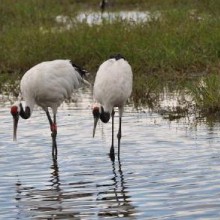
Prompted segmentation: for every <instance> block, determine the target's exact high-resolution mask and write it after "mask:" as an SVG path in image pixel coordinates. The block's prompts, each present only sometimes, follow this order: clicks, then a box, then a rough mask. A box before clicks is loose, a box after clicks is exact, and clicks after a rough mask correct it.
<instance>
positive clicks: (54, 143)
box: [51, 114, 57, 156]
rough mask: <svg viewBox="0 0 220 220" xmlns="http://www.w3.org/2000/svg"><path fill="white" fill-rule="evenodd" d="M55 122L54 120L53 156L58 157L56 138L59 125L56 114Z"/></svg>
mask: <svg viewBox="0 0 220 220" xmlns="http://www.w3.org/2000/svg"><path fill="white" fill-rule="evenodd" d="M53 117H54V120H53V128H52V129H53V131H52V134H51V135H52V139H53V156H54V155H55V156H57V142H56V137H57V123H56V114H54V116H53Z"/></svg>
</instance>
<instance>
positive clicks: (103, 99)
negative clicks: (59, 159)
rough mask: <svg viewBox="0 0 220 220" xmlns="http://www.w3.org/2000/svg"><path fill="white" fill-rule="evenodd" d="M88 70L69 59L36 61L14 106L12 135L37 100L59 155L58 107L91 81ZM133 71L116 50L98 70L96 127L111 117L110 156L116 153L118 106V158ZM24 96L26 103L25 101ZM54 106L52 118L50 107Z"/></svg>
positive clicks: (14, 136) (53, 146)
mask: <svg viewBox="0 0 220 220" xmlns="http://www.w3.org/2000/svg"><path fill="white" fill-rule="evenodd" d="M86 73H87V71H86V70H84V69H82V68H81V67H79V66H77V65H75V64H74V63H72V62H71V61H70V60H53V61H47V62H42V63H39V64H37V65H36V66H34V67H32V68H31V69H30V70H28V71H27V72H26V73H25V74H24V76H23V77H22V79H21V82H20V90H21V100H19V101H17V102H15V103H14V104H13V105H12V106H11V114H12V116H13V122H14V128H13V139H14V140H16V136H17V125H18V120H19V117H22V118H23V119H28V118H30V116H31V114H32V111H33V109H34V106H35V104H36V105H38V106H40V107H42V109H43V110H44V111H45V112H46V115H47V118H48V121H49V124H50V129H51V136H52V142H53V143H52V154H53V155H55V156H56V155H57V144H56V136H57V123H56V114H57V109H58V107H59V106H60V105H61V103H62V102H63V101H64V100H65V99H68V98H70V97H71V94H72V93H73V91H74V90H75V89H78V88H79V87H80V86H81V85H82V84H90V83H89V82H87V81H86V80H85V76H86ZM132 82H133V74H132V69H131V66H130V65H129V63H128V62H127V61H126V60H125V58H124V57H123V56H122V55H120V54H117V55H115V56H111V57H110V58H109V59H108V60H106V61H105V62H104V63H102V64H101V65H100V67H99V69H98V72H97V74H96V78H95V82H94V87H93V96H94V99H95V100H96V102H97V103H98V104H95V105H94V107H93V116H94V128H93V137H94V136H95V129H96V125H97V122H98V120H99V119H100V120H101V121H102V122H103V123H107V122H108V121H109V119H110V117H112V144H111V149H110V158H111V159H112V160H114V159H115V153H114V114H115V111H114V107H118V109H119V129H118V135H117V137H118V158H119V159H120V139H121V121H122V114H123V109H124V105H125V103H126V101H127V99H128V98H129V97H130V95H131V92H132ZM22 100H24V101H25V104H24V105H23V104H22V102H21V101H22ZM49 107H50V108H51V109H52V112H53V118H51V116H50V113H49V111H48V108H49Z"/></svg>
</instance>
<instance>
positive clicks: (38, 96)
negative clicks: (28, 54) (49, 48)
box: [20, 60, 82, 114]
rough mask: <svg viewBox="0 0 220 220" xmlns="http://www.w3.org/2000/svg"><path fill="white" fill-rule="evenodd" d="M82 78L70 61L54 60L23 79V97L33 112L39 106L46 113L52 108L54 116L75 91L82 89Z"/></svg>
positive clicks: (38, 67)
mask: <svg viewBox="0 0 220 220" xmlns="http://www.w3.org/2000/svg"><path fill="white" fill-rule="evenodd" d="M81 82H82V78H81V76H80V74H79V73H78V72H77V71H76V70H75V68H74V67H73V66H72V64H71V63H70V61H69V60H54V61H47V62H42V63H39V64H37V65H36V66H34V67H32V68H31V69H30V70H28V71H27V72H26V73H25V74H24V76H23V77H22V79H21V83H20V89H21V96H22V98H23V99H24V100H25V102H26V105H27V106H29V107H30V111H31V112H32V111H33V108H34V105H35V104H37V105H39V106H40V107H42V108H43V109H44V110H45V111H46V110H47V108H48V107H51V108H52V110H53V114H56V112H57V108H58V107H59V106H60V104H61V103H62V102H63V101H64V100H65V99H68V98H70V97H71V94H72V93H73V91H74V89H77V88H79V87H80V85H81Z"/></svg>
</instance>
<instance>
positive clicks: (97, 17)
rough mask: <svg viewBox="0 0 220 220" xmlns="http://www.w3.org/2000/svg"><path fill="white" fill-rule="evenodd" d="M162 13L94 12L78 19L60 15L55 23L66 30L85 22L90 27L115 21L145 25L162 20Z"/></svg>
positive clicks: (85, 13)
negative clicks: (145, 23)
mask: <svg viewBox="0 0 220 220" xmlns="http://www.w3.org/2000/svg"><path fill="white" fill-rule="evenodd" d="M160 17H161V14H160V12H154V13H151V12H149V11H143V12H142V11H119V12H104V13H101V12H94V11H83V12H80V13H78V14H77V15H76V17H69V16H66V15H58V16H56V18H55V21H56V22H57V23H58V24H63V25H64V26H65V27H66V29H67V30H68V29H71V28H73V26H74V22H76V23H78V22H80V23H82V22H85V23H87V24H88V25H90V26H92V25H101V24H103V22H104V21H105V22H108V23H112V22H113V21H126V22H129V23H134V24H137V23H144V22H150V21H152V20H158V19H160Z"/></svg>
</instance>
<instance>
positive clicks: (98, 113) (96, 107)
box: [92, 106, 100, 117]
mask: <svg viewBox="0 0 220 220" xmlns="http://www.w3.org/2000/svg"><path fill="white" fill-rule="evenodd" d="M92 114H93V116H94V117H99V115H100V112H99V107H98V106H94V107H93V110H92Z"/></svg>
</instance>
